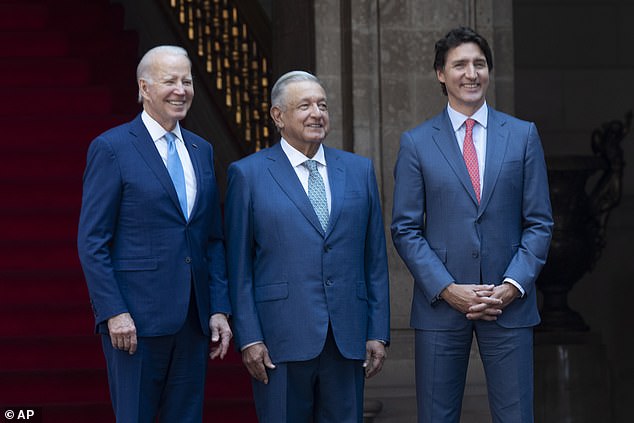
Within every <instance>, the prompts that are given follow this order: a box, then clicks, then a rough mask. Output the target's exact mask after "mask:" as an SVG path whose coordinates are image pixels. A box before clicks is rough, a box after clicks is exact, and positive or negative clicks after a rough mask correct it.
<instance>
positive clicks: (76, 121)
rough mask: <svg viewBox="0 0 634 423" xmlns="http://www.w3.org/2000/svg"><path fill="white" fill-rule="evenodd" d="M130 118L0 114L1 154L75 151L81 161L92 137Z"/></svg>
mask: <svg viewBox="0 0 634 423" xmlns="http://www.w3.org/2000/svg"><path fill="white" fill-rule="evenodd" d="M139 111H140V109H139ZM137 113H138V112H137ZM132 117H133V116H132ZM132 117H130V116H122V115H116V114H110V113H106V114H93V115H79V116H68V115H65V114H62V115H51V114H50V113H44V112H42V113H41V114H35V115H31V116H24V115H22V116H16V117H13V114H12V115H11V117H7V116H5V117H2V116H1V115H0V127H2V128H3V133H4V135H3V137H1V138H0V145H3V147H2V148H3V151H5V150H8V151H16V152H23V153H30V152H31V151H33V150H37V151H40V152H51V153H53V152H56V151H58V152H61V153H65V152H68V151H78V152H82V154H83V155H84V158H85V156H86V152H87V151H88V146H89V144H90V142H91V141H92V140H93V139H94V138H95V137H97V136H98V135H99V134H101V133H102V132H104V131H106V130H107V129H109V128H112V127H113V126H116V125H121V124H122V123H124V122H127V121H129V120H130V119H131V118H132ZM16 140H19V142H16Z"/></svg>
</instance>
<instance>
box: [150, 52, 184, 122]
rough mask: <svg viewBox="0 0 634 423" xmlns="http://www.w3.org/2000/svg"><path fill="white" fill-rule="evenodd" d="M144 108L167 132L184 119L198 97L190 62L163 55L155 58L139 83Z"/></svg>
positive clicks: (177, 56) (174, 56)
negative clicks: (195, 95)
mask: <svg viewBox="0 0 634 423" xmlns="http://www.w3.org/2000/svg"><path fill="white" fill-rule="evenodd" d="M138 83H139V93H140V94H141V96H142V97H143V109H144V110H145V111H146V112H147V114H149V115H150V116H151V117H152V118H153V119H154V120H156V121H157V122H158V123H159V124H160V125H161V126H162V127H163V128H164V129H165V130H167V131H171V130H172V129H174V127H175V126H176V122H178V121H179V120H181V119H184V118H185V116H186V115H187V111H188V110H189V107H190V106H191V104H192V99H193V98H194V85H193V82H192V75H191V66H190V63H189V59H188V58H187V57H185V56H183V55H179V54H173V53H169V52H163V53H159V54H157V55H156V57H155V58H153V60H152V63H151V65H150V68H149V71H148V72H147V75H145V76H142V77H141V78H139V80H138Z"/></svg>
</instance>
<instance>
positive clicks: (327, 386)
mask: <svg viewBox="0 0 634 423" xmlns="http://www.w3.org/2000/svg"><path fill="white" fill-rule="evenodd" d="M275 365H276V368H275V369H274V370H268V369H267V372H268V375H269V383H268V384H267V385H265V384H263V383H261V382H258V381H256V380H255V379H253V396H254V398H255V407H256V411H257V415H258V420H259V422H260V423H362V422H363V387H364V383H365V379H364V377H365V372H364V369H363V361H361V360H349V359H347V358H344V357H343V356H342V355H341V353H340V352H339V349H338V348H337V345H336V343H335V340H334V337H333V335H332V331H331V330H330V329H329V330H328V336H327V337H326V343H325V345H324V348H323V350H322V352H321V353H320V354H319V356H317V357H316V358H314V359H311V360H307V361H292V362H287V363H275Z"/></svg>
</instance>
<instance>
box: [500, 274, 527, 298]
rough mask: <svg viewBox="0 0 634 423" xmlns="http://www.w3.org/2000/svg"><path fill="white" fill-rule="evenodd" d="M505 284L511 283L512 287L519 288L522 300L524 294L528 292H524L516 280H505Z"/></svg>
mask: <svg viewBox="0 0 634 423" xmlns="http://www.w3.org/2000/svg"><path fill="white" fill-rule="evenodd" d="M503 282H504V283H510V284H511V285H513V286H514V287H515V288H517V290H518V291H519V292H520V296H519V297H520V298H524V294H526V292H525V291H524V288H522V285H520V284H519V282H517V281H516V280H514V279H511V278H504V281H503Z"/></svg>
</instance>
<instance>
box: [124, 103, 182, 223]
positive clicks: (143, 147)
mask: <svg viewBox="0 0 634 423" xmlns="http://www.w3.org/2000/svg"><path fill="white" fill-rule="evenodd" d="M130 134H131V135H132V136H133V138H132V139H133V141H132V143H133V145H134V147H135V148H136V149H137V151H138V152H139V154H140V155H141V157H142V158H143V160H144V161H145V163H146V164H147V166H148V167H149V168H150V169H151V170H152V172H154V174H155V175H156V179H157V181H159V183H160V184H161V185H162V186H163V188H164V189H165V191H166V192H167V194H168V196H169V197H170V198H171V200H172V202H173V203H174V206H175V207H176V208H177V209H178V210H179V211H180V213H181V215H182V213H183V212H182V210H181V206H180V203H179V202H178V194H176V188H174V184H173V183H172V178H170V175H169V173H168V171H167V168H166V167H165V164H164V163H163V159H161V155H160V154H159V152H158V150H157V149H156V146H155V145H154V142H153V141H152V138H151V137H150V134H149V133H148V131H147V129H146V128H145V125H143V121H142V120H141V115H139V116H138V117H137V118H136V119H135V120H133V121H132V122H131V126H130ZM183 218H185V216H184V215H183Z"/></svg>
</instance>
